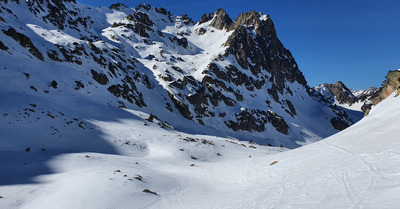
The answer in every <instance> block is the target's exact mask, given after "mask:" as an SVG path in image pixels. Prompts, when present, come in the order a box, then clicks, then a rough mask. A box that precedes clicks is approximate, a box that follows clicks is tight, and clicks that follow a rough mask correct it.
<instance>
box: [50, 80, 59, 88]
mask: <svg viewBox="0 0 400 209" xmlns="http://www.w3.org/2000/svg"><path fill="white" fill-rule="evenodd" d="M57 85H58V83H57V82H56V81H52V82H51V84H50V86H51V87H53V88H55V89H56V88H57Z"/></svg>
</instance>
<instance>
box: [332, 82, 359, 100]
mask: <svg viewBox="0 0 400 209" xmlns="http://www.w3.org/2000/svg"><path fill="white" fill-rule="evenodd" d="M324 85H325V86H326V87H327V88H329V90H331V91H332V93H333V95H335V98H336V101H338V102H339V103H340V104H343V103H348V102H351V100H353V98H355V96H354V95H353V93H351V90H350V89H348V88H347V86H346V85H344V83H343V82H341V81H338V82H336V83H334V84H324Z"/></svg>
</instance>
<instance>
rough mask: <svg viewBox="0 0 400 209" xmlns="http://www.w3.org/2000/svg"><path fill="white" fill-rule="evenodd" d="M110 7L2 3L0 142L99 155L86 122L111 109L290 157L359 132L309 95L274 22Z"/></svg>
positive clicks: (251, 16)
mask: <svg viewBox="0 0 400 209" xmlns="http://www.w3.org/2000/svg"><path fill="white" fill-rule="evenodd" d="M111 8H112V9H110V8H93V7H89V6H86V5H82V4H80V3H79V2H75V1H74V0H69V1H55V0H44V1H39V0H30V1H16V0H9V1H1V2H0V11H1V12H0V63H1V64H0V88H1V92H0V94H1V95H0V96H1V97H2V98H5V99H2V101H1V104H0V106H1V108H2V111H3V112H2V114H3V118H4V120H2V121H1V125H2V126H1V129H2V130H3V129H4V130H5V131H4V132H5V133H6V134H4V135H3V136H1V137H0V142H1V143H4V144H7V146H8V147H16V146H21V144H26V145H24V146H39V147H40V146H48V144H57V143H61V144H62V143H63V140H72V139H74V140H77V141H80V143H82V144H85V143H88V144H87V146H90V145H89V144H90V141H91V139H92V138H96V137H97V136H98V131H96V130H95V128H94V127H92V126H90V125H89V123H88V121H90V120H94V119H101V120H105V119H109V120H115V118H112V117H113V116H110V115H109V114H106V113H105V112H104V109H107V107H106V106H110V107H114V108H115V109H112V108H111V109H112V110H109V111H111V112H123V111H122V110H116V109H117V108H128V109H132V110H137V111H141V112H145V113H147V114H153V115H155V116H156V117H157V118H159V119H160V120H163V121H165V122H168V123H169V124H171V125H172V126H173V127H175V128H176V129H178V130H180V131H185V132H189V133H196V134H202V133H207V134H212V135H218V136H223V137H234V138H238V139H241V140H249V139H252V140H253V141H255V142H259V143H262V144H272V145H274V146H279V145H281V144H282V145H284V146H285V147H289V148H294V147H298V146H301V145H303V144H308V143H311V142H315V141H318V140H320V139H322V138H324V137H327V136H330V135H332V134H334V133H337V132H338V130H342V129H344V128H346V127H348V126H349V125H350V124H352V123H353V122H355V121H354V120H353V121H352V120H351V119H350V118H349V117H347V115H346V114H344V112H343V110H341V109H338V108H334V107H332V106H330V104H327V103H325V102H319V101H317V99H316V98H315V97H314V96H310V95H313V94H312V93H311V92H312V89H310V88H309V87H308V86H307V83H306V81H305V79H304V76H303V75H302V73H301V72H300V70H299V69H298V66H297V64H296V62H295V60H294V58H293V57H292V55H291V53H290V52H289V51H288V50H287V49H285V48H284V47H283V45H282V43H281V42H280V41H279V39H278V37H277V35H276V32H275V28H274V25H273V23H272V20H271V19H270V18H269V16H268V15H264V14H261V13H258V12H254V11H251V12H247V13H243V14H241V15H240V16H239V17H238V18H236V20H234V21H233V20H231V19H230V18H229V16H228V15H227V14H226V13H225V11H223V10H222V9H220V10H218V11H217V12H216V13H215V14H210V15H205V16H203V17H202V19H201V20H200V21H199V22H197V23H194V22H193V21H192V20H191V19H190V18H189V17H187V16H186V15H183V16H176V15H173V14H171V13H169V12H168V11H166V10H165V9H163V8H152V7H150V6H149V5H140V6H138V7H136V8H127V7H125V6H123V5H114V6H112V7H111ZM98 108H100V109H98ZM115 115H116V116H118V113H115ZM83 123H84V124H83ZM27 124H29V126H27ZM85 124H86V125H87V126H85ZM81 126H82V127H83V128H82V127H81ZM21 128H23V129H24V132H21V133H18V134H14V133H15V132H20V131H18V130H21ZM38 130H40V131H38ZM74 130H78V131H76V132H74ZM36 133H40V137H37V138H38V139H35V140H37V141H36V143H32V144H34V145H29V143H28V142H30V141H32V140H33V139H32V136H35V134H36ZM79 136H85V137H82V138H84V140H82V139H79ZM71 138H72V139H71ZM54 139H57V140H60V141H61V142H58V141H56V140H54ZM47 141H50V143H48V142H47ZM39 142H40V143H39ZM85 146H86V145H85ZM76 147H77V148H76V149H80V148H79V145H78V144H77V145H76ZM18 149H19V148H18ZM68 149H69V148H68Z"/></svg>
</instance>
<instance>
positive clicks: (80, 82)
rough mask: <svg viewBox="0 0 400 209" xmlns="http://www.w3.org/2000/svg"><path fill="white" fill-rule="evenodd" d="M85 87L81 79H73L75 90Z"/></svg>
mask: <svg viewBox="0 0 400 209" xmlns="http://www.w3.org/2000/svg"><path fill="white" fill-rule="evenodd" d="M83 88H85V85H84V84H83V83H82V81H75V90H79V89H83Z"/></svg>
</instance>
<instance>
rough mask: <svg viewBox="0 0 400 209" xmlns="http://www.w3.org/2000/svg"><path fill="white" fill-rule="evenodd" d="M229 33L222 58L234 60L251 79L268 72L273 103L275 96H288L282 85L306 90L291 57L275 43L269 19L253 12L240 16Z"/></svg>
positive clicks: (276, 38) (305, 83) (279, 43)
mask: <svg viewBox="0 0 400 209" xmlns="http://www.w3.org/2000/svg"><path fill="white" fill-rule="evenodd" d="M229 30H230V31H233V33H232V35H231V36H230V37H229V38H228V40H227V42H226V43H225V46H227V49H226V53H225V56H228V55H233V56H235V58H236V59H237V61H238V64H239V65H240V66H241V67H242V68H244V69H248V70H250V71H251V72H252V74H253V75H258V74H259V73H260V72H262V71H263V70H266V71H268V72H269V73H270V74H271V78H269V81H270V82H272V83H273V85H272V87H271V89H270V90H269V93H270V94H271V95H272V96H273V98H274V99H275V100H276V101H278V100H279V96H278V92H279V93H281V94H282V93H283V92H284V90H285V89H286V90H287V91H288V92H290V89H288V88H287V87H286V85H285V81H289V82H291V83H293V82H295V81H297V82H298V83H299V84H301V85H303V86H305V87H306V88H307V87H308V86H307V82H306V80H305V78H304V76H303V74H302V72H301V71H300V70H299V69H298V66H297V64H296V61H295V60H294V58H293V56H292V54H291V53H290V51H289V50H287V49H286V48H285V47H284V46H283V44H282V43H281V42H280V40H279V39H278V37H277V35H276V31H275V27H274V24H273V22H272V20H271V19H270V18H269V16H268V15H263V14H262V13H259V12H255V11H250V12H245V13H242V14H240V15H239V16H238V17H237V18H236V20H235V21H234V22H233V23H232V25H231V26H230V27H229ZM254 33H255V34H254Z"/></svg>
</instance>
